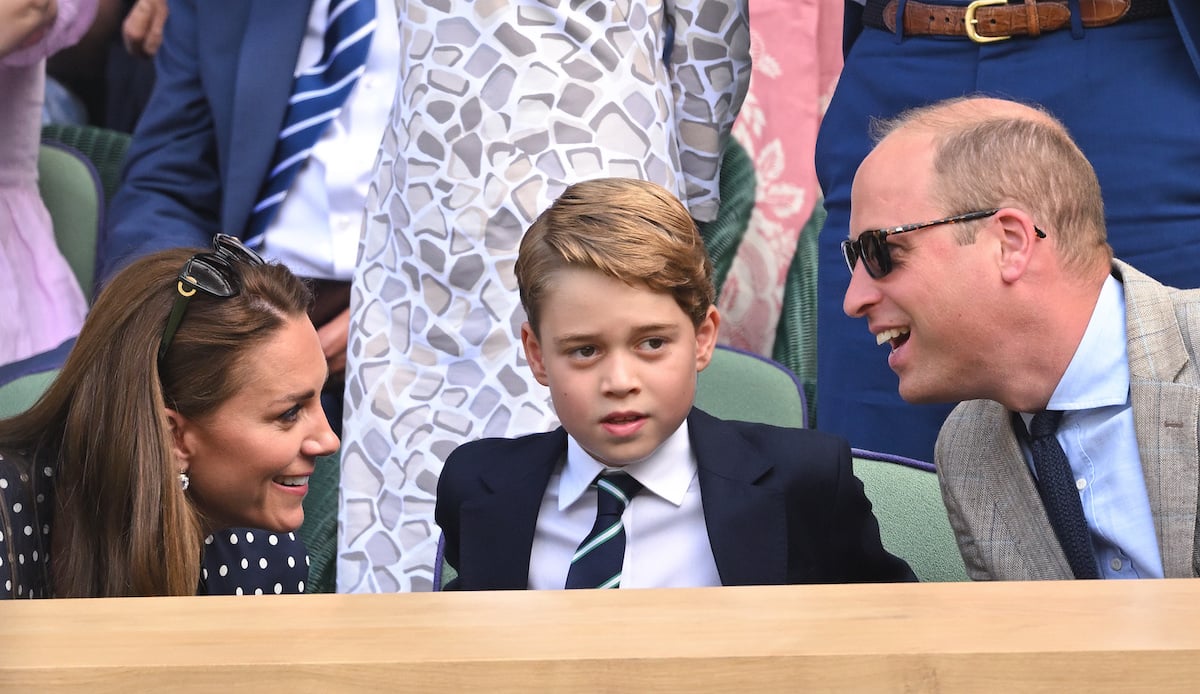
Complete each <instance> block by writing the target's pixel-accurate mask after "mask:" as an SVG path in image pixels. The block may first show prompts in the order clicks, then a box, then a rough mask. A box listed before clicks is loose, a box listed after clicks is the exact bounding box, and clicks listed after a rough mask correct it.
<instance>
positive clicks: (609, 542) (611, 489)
mask: <svg viewBox="0 0 1200 694" xmlns="http://www.w3.org/2000/svg"><path fill="white" fill-rule="evenodd" d="M595 486H596V524H595V525H593V526H592V531H591V532H590V533H588V535H587V537H585V538H583V542H581V543H579V549H577V550H575V556H573V557H572V558H571V570H570V571H568V572H567V586H566V587H567V588H620V587H621V566H622V565H623V564H624V563H625V526H624V525H622V523H621V514H622V513H624V512H625V507H626V506H628V505H629V500H630V499H632V498H633V497H634V495H636V494H637V493H638V492H639V491H641V489H642V484H641V482H638V481H637V480H635V479H633V478H632V477H630V476H629V474H628V473H625V472H615V473H612V474H608V475H600V476H598V477H597V478H596V483H595Z"/></svg>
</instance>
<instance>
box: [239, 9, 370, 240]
mask: <svg viewBox="0 0 1200 694" xmlns="http://www.w3.org/2000/svg"><path fill="white" fill-rule="evenodd" d="M375 2H376V0H331V1H330V3H329V18H328V24H327V25H326V29H325V49H324V52H323V53H322V54H321V60H320V61H319V62H318V63H317V64H316V65H314V66H312V67H310V68H308V69H307V70H304V71H303V72H301V73H300V74H299V75H297V76H296V80H295V82H294V83H293V84H292V96H291V98H290V99H289V100H288V108H287V113H286V114H285V115H284V119H283V127H282V128H281V129H280V131H279V141H278V142H277V143H276V145H275V155H274V157H272V159H271V171H270V172H269V173H268V174H267V179H266V181H264V183H263V188H262V191H261V192H260V193H259V196H258V202H257V204H255V206H254V210H253V211H252V212H251V213H250V222H249V224H248V226H247V232H246V239H247V241H246V242H247V245H251V246H253V245H257V243H258V242H259V241H261V238H260V237H261V236H262V234H263V232H264V231H266V229H267V224H269V223H270V221H271V219H272V218H273V217H274V216H275V213H276V212H277V211H278V210H279V205H280V204H281V203H282V202H283V198H284V196H286V195H287V192H288V189H289V188H291V186H292V182H293V181H295V180H296V174H297V173H298V172H299V171H300V169H301V168H302V167H303V166H304V162H306V161H308V155H309V154H310V153H312V148H313V145H315V144H316V143H317V139H318V138H320V136H321V133H322V132H323V131H324V130H325V126H327V125H328V124H329V121H331V120H333V119H334V118H337V115H338V113H340V112H341V110H342V105H343V104H345V102H346V97H347V96H349V95H350V92H351V91H352V90H353V89H354V85H355V84H356V83H357V82H358V78H359V76H360V75H362V74H363V72H364V71H365V70H366V63H367V52H368V51H369V50H370V47H371V34H372V33H373V32H374V30H375Z"/></svg>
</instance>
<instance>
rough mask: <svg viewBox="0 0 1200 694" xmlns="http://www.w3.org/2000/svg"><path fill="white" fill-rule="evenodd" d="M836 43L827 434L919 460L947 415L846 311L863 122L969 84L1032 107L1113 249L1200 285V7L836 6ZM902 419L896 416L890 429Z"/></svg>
mask: <svg viewBox="0 0 1200 694" xmlns="http://www.w3.org/2000/svg"><path fill="white" fill-rule="evenodd" d="M864 3H865V5H864ZM968 5H969V6H968ZM968 14H969V15H970V17H968ZM968 19H974V20H975V22H974V23H971V22H969V21H968ZM1003 37H1009V38H1003ZM846 39H847V41H846V42H847V44H852V45H849V46H848V50H847V53H846V63H845V68H844V69H843V70H842V73H841V76H840V77H839V79H838V85H837V90H836V92H835V93H834V95H833V98H832V100H831V102H830V104H829V109H828V111H827V112H826V115H825V118H824V119H823V120H822V123H821V131H820V135H819V137H818V140H817V146H816V171H817V177H818V179H819V180H820V183H821V190H822V191H824V194H825V209H826V210H827V211H828V213H829V216H828V218H827V220H826V222H825V227H824V231H823V232H822V233H821V235H820V238H819V240H818V245H819V246H820V250H819V265H820V272H818V273H817V283H818V288H817V294H818V297H819V300H818V306H817V313H818V315H817V323H818V326H819V329H818V330H817V369H818V374H817V382H818V384H819V388H818V392H819V403H818V421H819V423H820V426H821V428H822V429H824V430H826V431H830V432H832V433H836V434H839V435H841V436H845V437H846V438H848V439H850V441H851V442H852V443H853V444H854V445H855V446H858V447H861V448H867V449H873V450H881V451H886V452H888V453H896V454H901V455H906V456H910V457H914V458H919V459H922V460H929V459H930V457H931V456H932V454H933V444H934V439H935V438H936V436H937V432H938V428H939V427H940V426H941V424H942V422H943V420H944V419H945V418H946V415H947V414H948V413H949V411H950V410H949V407H946V406H940V405H922V406H920V407H915V406H912V405H908V404H905V403H904V402H902V401H901V399H900V398H899V397H897V395H896V382H895V379H894V377H893V376H892V375H891V374H890V373H888V371H887V369H886V367H885V366H884V364H883V363H882V362H877V361H875V360H874V359H873V358H872V357H871V356H870V355H871V354H872V353H873V350H874V349H875V345H874V344H872V343H871V342H870V341H869V340H868V338H869V336H868V335H866V334H864V333H862V331H861V330H859V328H858V327H857V326H856V325H855V324H854V322H853V321H850V320H847V319H846V317H845V316H843V315H842V312H841V306H840V298H841V297H842V295H843V294H844V292H845V290H846V276H845V274H844V273H842V272H841V264H842V260H841V257H840V254H839V252H838V243H839V242H840V241H841V240H842V239H844V238H845V237H846V234H847V232H848V221H849V217H850V189H851V183H852V181H853V178H854V172H855V170H856V169H857V168H858V165H859V164H860V163H861V162H862V160H863V157H865V156H866V155H867V153H868V152H869V151H870V149H871V146H872V144H873V143H872V141H871V138H870V133H869V121H870V119H871V118H872V117H882V118H891V117H893V116H895V115H896V114H898V113H900V112H902V111H904V110H905V109H908V108H913V107H917V106H921V105H925V104H930V103H934V102H937V101H941V100H942V99H947V98H952V97H957V96H963V95H966V94H977V93H986V94H989V95H992V96H1003V97H1005V98H1016V99H1019V100H1021V101H1025V102H1029V103H1038V104H1041V105H1043V106H1044V107H1045V108H1046V109H1048V110H1049V111H1050V112H1051V113H1053V114H1054V115H1055V116H1056V117H1057V118H1059V119H1060V120H1061V121H1062V122H1063V123H1065V124H1066V126H1067V127H1068V128H1070V131H1071V134H1072V136H1073V138H1074V139H1075V141H1076V142H1077V143H1078V145H1079V147H1080V149H1082V150H1083V152H1084V153H1085V154H1086V155H1087V157H1088V159H1089V160H1090V161H1091V163H1092V166H1093V167H1094V168H1095V169H1096V173H1097V176H1098V177H1099V179H1100V184H1101V187H1102V190H1103V192H1104V200H1105V207H1106V208H1107V220H1108V238H1109V242H1110V243H1111V244H1112V246H1113V248H1114V249H1115V250H1116V253H1117V255H1118V256H1119V257H1121V258H1123V259H1124V260H1126V261H1128V262H1130V263H1132V264H1133V265H1135V266H1136V267H1138V268H1140V269H1141V270H1142V271H1143V272H1145V273H1147V274H1149V275H1151V276H1152V277H1154V278H1155V279H1157V280H1159V281H1160V282H1164V283H1166V284H1169V285H1172V286H1176V287H1195V286H1200V275H1198V274H1197V273H1196V272H1195V268H1196V266H1197V264H1198V263H1200V246H1197V245H1196V244H1191V243H1186V242H1182V241H1181V240H1182V239H1195V238H1196V233H1197V232H1196V230H1197V228H1200V227H1198V226H1197V222H1200V179H1197V178H1196V177H1195V176H1183V175H1180V174H1179V172H1180V171H1192V170H1195V169H1196V168H1197V166H1200V135H1198V134H1197V130H1196V128H1195V127H1194V123H1195V114H1196V113H1198V112H1200V51H1197V45H1198V44H1200V3H1198V2H1194V1H1191V0H1104V2H1093V1H1092V0H1038V1H1037V2H1035V1H1034V0H1028V1H1021V0H1011V1H1010V2H1007V3H1004V2H1000V3H999V4H997V3H995V2H970V3H969V0H857V1H856V0H846ZM997 39H999V40H997ZM901 417H902V418H903V419H904V421H905V423H906V426H905V427H904V430H903V431H895V430H894V429H892V427H891V423H892V422H894V421H895V420H896V419H897V418H901Z"/></svg>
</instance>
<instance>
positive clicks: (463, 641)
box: [0, 580, 1200, 692]
mask: <svg viewBox="0 0 1200 694" xmlns="http://www.w3.org/2000/svg"><path fill="white" fill-rule="evenodd" d="M68 689H76V690H86V691H88V692H106V691H114V692H116V691H120V692H141V691H164V692H168V691H169V692H189V691H204V692H230V691H255V692H259V691H286V692H302V691H313V692H328V691H355V692H364V691H404V690H412V691H424V692H458V691H473V692H496V691H514V692H517V691H519V692H538V691H554V692H579V691H613V692H616V691H620V692H660V691H689V692H691V691H729V692H758V691H801V690H804V691H909V692H933V691H972V692H974V691H1006V692H1037V691H1046V692H1062V691H1122V692H1125V691H1135V690H1137V691H1146V690H1151V691H1160V692H1161V691H1196V690H1197V689H1200V581H1187V580H1168V581H1087V582H1083V581H1081V582H1074V583H1071V582H1045V583H996V584H971V583H943V584H920V585H917V584H913V585H854V586H781V587H760V588H704V589H680V590H619V591H547V592H510V593H440V594H437V593H420V594H401V595H298V596H281V597H275V596H272V597H244V598H233V597H230V598H225V597H207V598H141V599H130V598H126V599H102V600H44V601H35V602H16V601H10V602H3V603H0V691H3V692H25V691H29V692H51V691H56V690H68Z"/></svg>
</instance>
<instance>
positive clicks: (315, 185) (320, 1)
mask: <svg viewBox="0 0 1200 694" xmlns="http://www.w3.org/2000/svg"><path fill="white" fill-rule="evenodd" d="M375 6H376V17H375V31H374V33H373V35H372V36H371V47H370V50H369V51H368V53H367V64H366V72H364V73H363V75H362V76H361V77H360V78H359V80H358V83H357V84H356V85H355V86H354V89H353V90H352V91H351V92H350V96H349V97H347V99H346V104H345V106H344V107H343V108H342V110H341V112H340V113H338V116H337V118H335V119H333V120H332V121H330V123H329V125H328V126H326V128H325V131H324V132H323V133H322V134H321V138H320V139H319V140H317V144H316V145H315V146H314V147H313V151H312V155H311V156H310V157H309V159H308V162H307V163H306V164H305V165H304V166H303V167H302V168H301V169H300V172H299V173H298V174H297V175H296V180H295V181H293V182H292V187H291V188H290V189H288V194H287V196H286V197H285V198H284V199H283V203H282V204H281V205H280V206H279V211H278V213H277V214H276V215H275V218H274V219H273V220H272V221H271V223H270V225H269V226H268V227H267V231H266V234H265V235H264V237H263V253H262V255H263V256H264V257H267V258H269V259H271V260H277V261H279V262H281V263H283V264H284V265H287V266H288V267H289V268H291V270H292V272H295V273H296V274H297V275H300V276H302V277H315V278H319V279H335V280H346V281H349V280H350V279H351V277H352V276H353V275H354V264H355V261H356V259H357V256H358V239H359V235H360V233H361V231H362V223H363V210H364V208H365V203H366V197H367V187H368V186H369V185H370V183H371V178H372V172H373V169H374V166H375V157H376V155H377V154H378V152H379V143H380V142H381V141H382V140H383V133H384V130H385V128H387V126H388V125H389V124H390V122H391V121H390V118H389V116H390V115H391V109H392V101H393V99H394V97H395V94H396V82H397V79H398V76H399V73H400V32H399V29H398V28H397V24H396V6H395V3H393V2H392V0H377V2H376V3H375ZM328 14H329V0H315V1H314V2H313V4H312V10H311V11H310V12H309V15H308V28H307V29H306V30H305V33H304V40H303V41H302V42H301V43H300V54H299V57H298V59H297V61H296V73H297V74H299V73H300V72H301V71H302V70H305V69H307V68H310V67H312V66H313V65H316V64H317V62H318V61H320V59H321V53H322V52H323V51H324V49H325V25H326V17H327V16H328Z"/></svg>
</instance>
